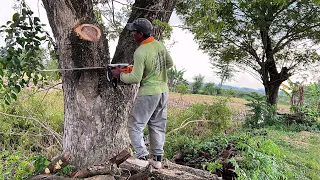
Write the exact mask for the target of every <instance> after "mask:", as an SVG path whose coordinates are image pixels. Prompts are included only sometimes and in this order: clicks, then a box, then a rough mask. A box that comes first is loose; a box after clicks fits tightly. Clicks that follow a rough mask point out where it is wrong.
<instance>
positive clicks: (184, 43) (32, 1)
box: [0, 0, 263, 89]
mask: <svg viewBox="0 0 320 180" xmlns="http://www.w3.org/2000/svg"><path fill="white" fill-rule="evenodd" d="M122 1H124V2H125V0H122ZM38 3H39V4H38ZM13 4H14V3H13V2H12V1H11V0H10V1H2V3H1V6H0V25H2V24H5V23H6V22H7V21H8V20H11V17H12V15H13V13H14V10H13V9H12V6H13ZM27 4H28V5H29V6H30V7H31V9H32V10H33V11H34V12H35V15H36V16H39V17H40V19H41V21H42V22H43V23H45V24H47V27H46V30H48V31H51V29H50V26H49V23H48V20H47V16H46V12H45V10H44V8H43V6H42V3H41V0H40V1H38V0H27ZM39 13H40V15H39ZM169 23H170V24H171V25H181V22H180V20H179V18H178V17H177V16H176V15H175V14H173V15H172V17H171V19H170V22H169ZM173 40H174V41H176V43H175V44H174V45H173V47H171V48H170V52H171V56H172V58H173V61H174V63H175V65H176V66H177V69H178V70H180V69H183V68H184V69H185V70H186V72H185V76H184V78H185V79H187V80H188V81H192V77H194V76H195V75H198V74H201V75H204V76H205V81H206V82H214V83H216V84H217V83H218V82H219V79H218V78H217V77H215V76H214V73H213V72H212V69H211V64H210V63H209V57H208V55H206V54H205V53H203V52H202V51H201V50H199V49H198V45H197V43H196V42H195V41H194V40H193V35H192V34H191V33H188V32H187V31H185V30H182V29H179V28H173V34H172V39H171V40H170V41H169V42H168V44H170V43H171V42H173ZM3 41H4V40H3V38H2V39H0V46H2V45H3V44H4V42H3ZM116 44H117V43H116V42H110V53H111V56H112V55H113V53H114V51H115V48H116ZM226 84H227V85H233V86H238V87H249V88H254V89H259V88H263V85H262V84H261V83H260V82H259V81H258V80H256V79H254V78H253V77H252V76H251V75H249V74H248V73H237V74H236V76H235V78H234V80H233V81H232V82H227V83H226Z"/></svg>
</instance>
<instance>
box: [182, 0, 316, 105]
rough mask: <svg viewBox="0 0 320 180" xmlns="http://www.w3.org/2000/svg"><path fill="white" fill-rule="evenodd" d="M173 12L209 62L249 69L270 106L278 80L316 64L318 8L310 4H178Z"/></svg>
mask: <svg viewBox="0 0 320 180" xmlns="http://www.w3.org/2000/svg"><path fill="white" fill-rule="evenodd" d="M177 12H178V14H179V15H181V17H182V19H183V21H184V23H185V25H186V26H188V27H190V31H191V32H192V33H193V34H194V35H195V39H196V40H197V42H198V43H199V46H200V49H202V50H204V51H205V52H207V53H208V54H209V55H210V56H211V57H212V59H216V60H222V61H230V60H232V61H233V62H235V63H237V65H238V67H239V68H241V69H243V70H246V71H248V70H249V69H250V71H249V72H250V73H251V74H252V75H253V76H254V77H256V78H257V79H259V80H260V81H261V82H262V83H263V85H264V87H265V91H266V94H267V100H268V102H269V103H270V104H276V101H277V93H278V91H279V86H280V84H281V83H282V82H283V81H285V80H287V79H288V78H289V77H290V76H292V75H293V74H294V73H296V72H297V71H298V70H301V69H303V68H305V67H306V65H309V64H310V63H312V62H315V61H318V60H319V55H318V54H317V52H316V50H317V49H316V45H317V44H318V43H319V38H320V33H319V31H320V16H319V14H320V7H319V6H318V5H317V4H315V3H314V2H313V1H311V0H301V1H296V0H293V1H288V0H284V1H273V0H267V1H266V0H263V1H262V0H229V1H223V0H216V1H207V0H182V1H180V3H179V4H178V8H177Z"/></svg>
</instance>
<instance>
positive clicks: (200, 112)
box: [167, 97, 232, 139]
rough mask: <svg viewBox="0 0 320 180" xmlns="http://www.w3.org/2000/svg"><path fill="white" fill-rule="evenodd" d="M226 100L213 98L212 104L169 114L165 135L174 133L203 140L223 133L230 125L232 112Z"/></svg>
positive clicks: (197, 105)
mask: <svg viewBox="0 0 320 180" xmlns="http://www.w3.org/2000/svg"><path fill="white" fill-rule="evenodd" d="M227 102H228V99H227V98H224V97H219V98H215V99H214V101H213V102H212V104H200V103H195V104H193V105H192V106H191V107H189V108H188V109H186V110H181V111H178V112H177V111H173V112H169V115H168V120H167V133H168V132H170V133H172V131H173V130H174V129H177V128H178V130H175V132H176V133H181V134H184V135H187V136H188V137H197V138H200V139H205V138H208V137H211V136H212V135H214V134H219V133H222V132H224V130H226V129H227V128H228V126H229V124H230V123H231V117H232V112H231V109H230V108H229V107H228V106H227Z"/></svg>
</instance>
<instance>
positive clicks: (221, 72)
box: [211, 55, 238, 94]
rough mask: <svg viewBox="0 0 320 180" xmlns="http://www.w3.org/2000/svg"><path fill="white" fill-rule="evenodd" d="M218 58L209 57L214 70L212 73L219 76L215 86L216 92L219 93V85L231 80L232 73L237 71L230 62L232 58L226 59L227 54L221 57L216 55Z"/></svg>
mask: <svg viewBox="0 0 320 180" xmlns="http://www.w3.org/2000/svg"><path fill="white" fill-rule="evenodd" d="M218 58H219V59H218V60H215V59H211V64H212V69H213V70H214V73H215V74H216V76H218V77H219V79H220V83H219V85H218V88H217V94H221V87H222V85H223V84H224V83H225V82H226V81H228V80H231V79H232V78H233V77H234V74H235V73H236V72H238V71H237V70H236V69H235V68H234V67H233V65H232V64H231V63H232V60H230V59H227V58H228V57H227V55H225V56H223V57H218Z"/></svg>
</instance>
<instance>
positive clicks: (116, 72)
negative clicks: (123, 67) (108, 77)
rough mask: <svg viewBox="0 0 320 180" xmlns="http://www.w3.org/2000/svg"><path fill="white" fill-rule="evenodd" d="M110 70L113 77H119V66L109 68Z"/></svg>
mask: <svg viewBox="0 0 320 180" xmlns="http://www.w3.org/2000/svg"><path fill="white" fill-rule="evenodd" d="M111 72H112V76H113V77H114V78H117V79H118V78H120V68H119V67H117V66H116V67H115V69H112V70H111Z"/></svg>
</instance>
